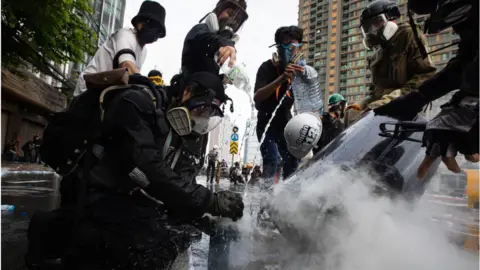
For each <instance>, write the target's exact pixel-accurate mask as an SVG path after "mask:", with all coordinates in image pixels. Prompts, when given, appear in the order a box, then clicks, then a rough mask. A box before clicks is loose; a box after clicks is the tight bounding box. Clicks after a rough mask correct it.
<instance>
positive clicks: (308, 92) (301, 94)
mask: <svg viewBox="0 0 480 270" xmlns="http://www.w3.org/2000/svg"><path fill="white" fill-rule="evenodd" d="M302 56H303V55H299V56H298V57H296V58H297V59H298V60H296V61H295V62H294V63H296V64H297V65H301V66H303V67H304V69H305V70H304V72H303V73H301V72H297V74H296V76H295V78H294V80H293V82H292V91H293V96H294V104H295V111H296V112H297V113H304V112H313V113H316V114H318V115H321V114H322V113H323V99H324V91H323V90H322V89H320V81H319V78H318V72H317V71H316V70H315V69H314V68H313V67H311V66H308V65H307V64H306V62H305V60H304V59H303V57H302Z"/></svg>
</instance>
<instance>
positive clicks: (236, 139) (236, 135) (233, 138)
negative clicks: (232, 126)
mask: <svg viewBox="0 0 480 270" xmlns="http://www.w3.org/2000/svg"><path fill="white" fill-rule="evenodd" d="M230 138H231V139H232V141H234V142H236V141H238V134H237V133H233V134H232V137H230Z"/></svg>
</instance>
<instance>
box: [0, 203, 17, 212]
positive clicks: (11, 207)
mask: <svg viewBox="0 0 480 270" xmlns="http://www.w3.org/2000/svg"><path fill="white" fill-rule="evenodd" d="M13 210H15V205H9V204H2V212H3V211H13Z"/></svg>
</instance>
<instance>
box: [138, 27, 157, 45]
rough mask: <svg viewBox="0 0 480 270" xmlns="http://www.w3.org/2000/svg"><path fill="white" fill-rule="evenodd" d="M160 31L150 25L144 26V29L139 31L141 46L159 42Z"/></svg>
mask: <svg viewBox="0 0 480 270" xmlns="http://www.w3.org/2000/svg"><path fill="white" fill-rule="evenodd" d="M158 33H159V29H157V28H152V27H150V26H148V25H146V24H145V25H143V27H142V29H140V30H138V42H139V43H140V45H142V46H144V45H145V44H150V43H153V42H155V41H157V39H158V36H159V34H158Z"/></svg>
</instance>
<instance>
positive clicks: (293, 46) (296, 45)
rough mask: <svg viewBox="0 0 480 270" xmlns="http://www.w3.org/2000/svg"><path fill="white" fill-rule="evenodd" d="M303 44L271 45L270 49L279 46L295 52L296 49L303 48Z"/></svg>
mask: <svg viewBox="0 0 480 270" xmlns="http://www.w3.org/2000/svg"><path fill="white" fill-rule="evenodd" d="M302 45H303V44H302V43H293V42H290V43H288V44H283V43H282V44H273V45H271V46H270V47H273V46H277V47H278V48H284V49H287V50H289V51H291V50H293V49H294V48H300V47H302ZM270 47H269V48H270Z"/></svg>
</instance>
